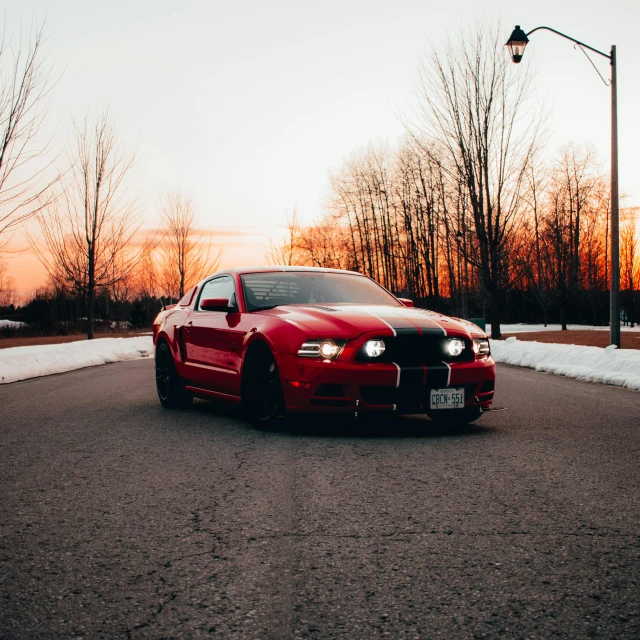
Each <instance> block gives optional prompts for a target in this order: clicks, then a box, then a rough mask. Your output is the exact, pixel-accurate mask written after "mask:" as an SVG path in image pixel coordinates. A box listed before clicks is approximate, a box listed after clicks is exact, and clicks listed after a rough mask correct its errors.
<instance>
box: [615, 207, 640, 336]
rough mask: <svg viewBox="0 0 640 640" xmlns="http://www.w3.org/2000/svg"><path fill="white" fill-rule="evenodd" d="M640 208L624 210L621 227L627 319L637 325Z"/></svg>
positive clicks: (622, 270)
mask: <svg viewBox="0 0 640 640" xmlns="http://www.w3.org/2000/svg"><path fill="white" fill-rule="evenodd" d="M639 212H640V209H639V208H638V207H632V208H629V209H623V210H622V228H621V229H620V258H621V260H620V262H621V264H620V271H621V274H620V275H621V281H622V287H621V288H622V290H623V291H625V292H626V294H625V302H626V305H625V306H626V308H627V320H628V321H629V323H630V324H631V326H632V327H634V326H635V323H636V317H635V300H634V296H635V291H636V289H637V288H638V285H639V283H640V232H639V231H638V228H639V225H640V217H639V216H638V214H639Z"/></svg>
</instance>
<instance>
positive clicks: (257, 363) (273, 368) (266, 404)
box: [242, 346, 284, 424]
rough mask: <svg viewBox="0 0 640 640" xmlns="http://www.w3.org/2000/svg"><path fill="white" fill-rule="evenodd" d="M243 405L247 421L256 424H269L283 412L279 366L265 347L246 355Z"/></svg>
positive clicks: (257, 348)
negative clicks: (247, 417) (248, 419)
mask: <svg viewBox="0 0 640 640" xmlns="http://www.w3.org/2000/svg"><path fill="white" fill-rule="evenodd" d="M242 404H243V406H244V408H245V411H246V413H247V415H248V416H249V418H251V420H253V421H254V422H256V423H258V424H266V423H269V422H271V421H272V420H274V419H275V418H277V417H279V416H280V415H282V413H283V411H284V397H283V394H282V385H281V383H280V374H279V372H278V366H277V365H276V361H275V358H274V357H273V354H272V353H271V351H269V349H268V348H267V347H266V346H264V347H255V348H254V349H253V350H252V351H251V352H249V353H248V354H247V361H246V363H245V367H244V374H243V381H242Z"/></svg>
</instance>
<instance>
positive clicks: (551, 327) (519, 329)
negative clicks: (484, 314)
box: [487, 324, 640, 333]
mask: <svg viewBox="0 0 640 640" xmlns="http://www.w3.org/2000/svg"><path fill="white" fill-rule="evenodd" d="M567 329H568V330H569V331H572V330H573V331H609V325H606V326H604V327H594V326H593V325H592V324H568V325H567ZM620 330H621V331H640V327H639V326H636V327H633V329H632V328H631V327H620ZM487 331H491V327H490V325H487ZM500 331H502V333H526V332H533V331H562V325H560V324H548V325H547V326H546V327H545V326H544V325H543V324H501V325H500Z"/></svg>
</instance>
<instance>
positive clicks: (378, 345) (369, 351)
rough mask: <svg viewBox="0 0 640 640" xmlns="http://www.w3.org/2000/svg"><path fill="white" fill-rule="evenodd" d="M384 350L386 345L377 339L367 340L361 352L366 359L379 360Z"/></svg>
mask: <svg viewBox="0 0 640 640" xmlns="http://www.w3.org/2000/svg"><path fill="white" fill-rule="evenodd" d="M385 349H386V345H385V344H384V340H380V339H379V338H377V339H375V340H369V341H368V342H365V343H364V346H363V347H362V352H363V353H364V354H365V355H366V356H367V357H368V358H379V357H380V356H381V355H382V354H383V353H384V350H385Z"/></svg>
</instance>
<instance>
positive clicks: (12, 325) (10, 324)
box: [0, 320, 27, 329]
mask: <svg viewBox="0 0 640 640" xmlns="http://www.w3.org/2000/svg"><path fill="white" fill-rule="evenodd" d="M26 326H27V325H26V323H24V322H16V321H15V320H0V329H19V328H20V327H26Z"/></svg>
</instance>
